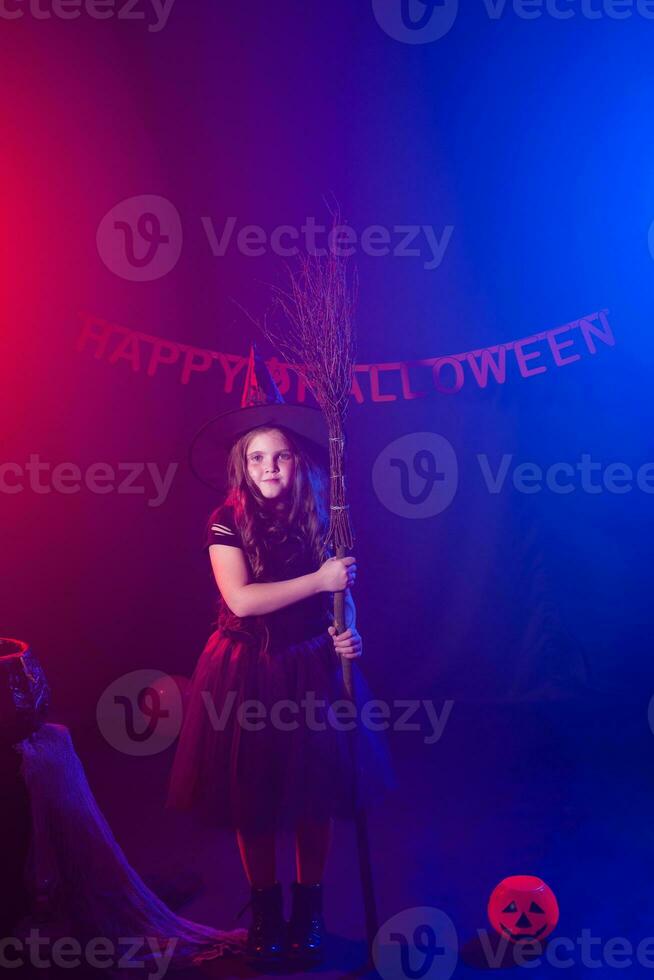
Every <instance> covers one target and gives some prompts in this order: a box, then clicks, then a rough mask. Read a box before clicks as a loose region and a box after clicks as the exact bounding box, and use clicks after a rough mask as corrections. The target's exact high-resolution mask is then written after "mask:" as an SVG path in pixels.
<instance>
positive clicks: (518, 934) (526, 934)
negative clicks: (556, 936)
mask: <svg viewBox="0 0 654 980" xmlns="http://www.w3.org/2000/svg"><path fill="white" fill-rule="evenodd" d="M500 925H501V926H502V929H503V930H504V932H505V933H506V934H507V936H508V937H509V938H510V939H532V940H533V939H538V937H539V936H542V935H543V933H544V932H545V930H546V928H547V926H546V925H544V926H541V928H540V929H537V930H536V932H534V933H529V932H511V930H510V929H509V927H508V926H505V925H504V923H503V922H500Z"/></svg>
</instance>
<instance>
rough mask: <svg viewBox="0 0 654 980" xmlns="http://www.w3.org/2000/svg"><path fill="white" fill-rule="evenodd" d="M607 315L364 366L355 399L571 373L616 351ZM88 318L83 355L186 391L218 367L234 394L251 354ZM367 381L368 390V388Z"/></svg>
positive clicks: (291, 369)
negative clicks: (568, 369) (569, 368)
mask: <svg viewBox="0 0 654 980" xmlns="http://www.w3.org/2000/svg"><path fill="white" fill-rule="evenodd" d="M607 314H608V310H600V311H599V312H597V313H591V314H589V315H588V316H584V317H581V318H580V319H579V320H573V321H572V322H571V323H566V324H564V325H563V326H561V327H554V328H552V329H550V330H544V331H543V332H542V333H537V334H531V335H530V336H529V337H522V338H521V339H520V340H512V341H509V342H508V343H504V344H494V345H493V346H492V347H482V348H479V349H477V350H471V351H465V352H463V353H460V354H447V355H441V356H439V357H428V358H424V359H422V360H412V361H382V362H379V363H376V364H356V365H355V367H354V377H353V380H352V396H353V397H354V398H355V400H356V401H357V402H358V403H359V404H361V403H363V402H365V401H373V402H393V401H397V399H398V398H403V399H404V400H406V401H411V400H413V399H415V398H424V397H426V396H427V395H428V394H429V393H430V392H433V391H434V390H435V391H438V392H440V393H441V394H443V395H454V394H456V393H457V392H459V391H461V389H462V388H463V386H464V385H465V384H476V385H477V386H478V387H479V388H486V386H487V385H488V382H489V380H491V379H492V380H493V381H495V383H497V384H505V382H506V381H507V380H508V379H509V375H510V374H511V373H513V374H514V375H515V373H516V371H517V376H521V377H523V378H530V377H533V376H534V375H536V374H543V373H544V372H545V371H548V370H550V369H551V368H553V367H555V368H561V367H565V366H566V365H568V364H572V363H574V362H575V361H578V360H580V359H581V358H582V357H586V356H588V355H591V356H592V355H593V354H596V353H597V345H596V341H598V342H599V343H600V344H604V345H605V346H608V347H614V346H615V338H614V336H613V332H612V330H611V327H610V324H609V321H608V318H607ZM81 318H82V329H81V331H80V334H79V337H78V340H77V350H78V351H83V350H87V349H91V350H92V351H93V356H94V357H95V358H96V359H97V360H105V361H107V362H108V363H109V364H119V363H121V362H125V363H126V364H128V365H129V367H130V369H131V370H132V371H134V372H137V373H138V372H143V373H145V374H146V375H147V376H148V377H150V378H152V377H154V376H155V375H156V374H157V373H158V371H159V370H160V369H164V370H167V371H171V370H172V371H174V372H175V375H176V377H177V379H178V380H179V381H180V382H181V383H182V384H185V385H186V384H189V382H190V381H191V379H192V378H193V377H195V376H197V375H199V374H205V373H206V372H208V371H212V370H214V373H215V368H216V367H217V368H218V370H219V371H220V372H221V376H222V385H223V391H224V392H225V393H226V394H229V393H230V392H232V391H233V390H234V382H235V380H236V378H237V377H238V375H239V374H240V372H241V371H242V370H243V369H244V368H245V365H246V363H247V357H246V356H245V355H243V354H228V353H226V352H225V351H214V350H208V349H206V348H204V347H193V346H190V345H188V344H181V343H178V342H177V341H173V340H166V339H165V338H164V337H154V336H152V335H150V334H146V333H143V332H141V331H140V330H130V329H129V328H128V327H123V326H120V325H119V324H116V323H109V322H108V321H107V320H103V319H102V318H101V317H97V316H91V315H90V314H86V313H84V314H81ZM266 363H267V364H268V367H269V368H270V372H271V374H272V376H273V378H274V379H275V382H276V383H277V385H278V386H279V390H280V392H281V393H282V395H286V394H288V392H289V391H290V390H291V386H292V383H293V382H294V384H295V394H294V398H295V401H297V402H299V403H302V402H304V401H305V400H306V397H307V389H306V386H305V384H304V382H303V380H302V378H301V377H300V376H299V375H298V373H297V371H296V369H295V366H294V365H293V364H289V363H288V362H286V361H280V360H279V359H278V358H277V357H273V358H271V359H270V360H268V361H267V362H266ZM291 375H293V379H292V378H291ZM365 379H367V384H364V385H363V386H362V384H361V382H362V381H364V380H365ZM382 389H383V390H382Z"/></svg>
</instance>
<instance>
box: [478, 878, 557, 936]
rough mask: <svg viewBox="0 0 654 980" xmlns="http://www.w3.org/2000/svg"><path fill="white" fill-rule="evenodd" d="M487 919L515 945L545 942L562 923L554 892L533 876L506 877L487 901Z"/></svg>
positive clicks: (501, 934)
mask: <svg viewBox="0 0 654 980" xmlns="http://www.w3.org/2000/svg"><path fill="white" fill-rule="evenodd" d="M488 918H489V919H490V923H491V925H492V927H493V929H495V931H496V932H499V934H500V936H506V938H507V939H509V940H510V941H511V942H512V943H520V942H534V941H535V940H539V939H544V938H545V937H546V936H549V934H550V933H551V932H552V930H553V929H554V928H555V927H556V924H557V922H558V921H559V906H558V904H557V901H556V897H555V895H554V892H553V891H552V889H551V888H550V887H549V885H546V884H545V882H544V881H542V880H541V879H540V878H535V877H534V876H533V875H514V876H513V877H511V878H505V879H504V881H501V882H500V883H499V885H498V886H497V888H496V889H495V890H494V891H493V894H492V895H491V897H490V899H489V901H488Z"/></svg>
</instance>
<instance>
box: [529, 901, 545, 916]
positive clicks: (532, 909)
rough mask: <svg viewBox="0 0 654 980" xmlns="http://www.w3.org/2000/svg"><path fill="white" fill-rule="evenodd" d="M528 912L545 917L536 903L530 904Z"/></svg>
mask: <svg viewBox="0 0 654 980" xmlns="http://www.w3.org/2000/svg"><path fill="white" fill-rule="evenodd" d="M529 911H530V912H538V914H539V915H545V911H544V910H543V909H542V908H541V907H540V905H538V903H537V902H532V903H531V905H530V906H529Z"/></svg>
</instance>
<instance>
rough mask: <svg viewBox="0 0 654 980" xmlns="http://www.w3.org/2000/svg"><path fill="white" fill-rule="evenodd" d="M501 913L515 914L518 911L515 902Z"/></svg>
mask: <svg viewBox="0 0 654 980" xmlns="http://www.w3.org/2000/svg"><path fill="white" fill-rule="evenodd" d="M503 911H504V912H517V911H518V906H517V905H516V904H515V902H511V904H510V905H507V907H506V908H505V909H503Z"/></svg>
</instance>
